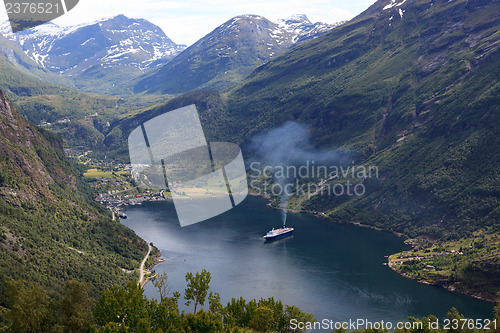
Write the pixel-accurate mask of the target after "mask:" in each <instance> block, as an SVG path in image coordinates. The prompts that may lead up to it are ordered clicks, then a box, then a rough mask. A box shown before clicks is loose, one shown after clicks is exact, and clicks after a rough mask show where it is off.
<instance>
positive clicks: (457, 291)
mask: <svg viewBox="0 0 500 333" xmlns="http://www.w3.org/2000/svg"><path fill="white" fill-rule="evenodd" d="M248 195H251V196H255V197H261V198H263V199H266V200H268V203H267V205H266V206H268V207H269V208H270V209H275V210H277V209H278V208H276V207H273V206H272V203H273V201H272V199H271V197H268V196H263V195H259V194H256V193H248ZM144 201H146V202H158V201H156V200H144ZM285 211H286V212H289V213H292V214H309V215H313V216H315V217H317V218H320V219H323V220H325V221H326V222H330V223H337V224H350V225H354V226H356V227H359V228H368V229H372V230H376V231H381V232H388V233H391V234H393V235H395V236H397V237H399V238H401V239H403V238H404V235H403V234H402V233H399V232H396V231H389V230H385V229H383V228H379V227H374V226H370V225H366V224H362V223H360V222H342V221H335V220H332V219H330V218H329V217H328V216H327V215H326V214H325V213H324V212H317V211H306V210H293V209H285ZM118 221H120V219H118ZM144 241H145V240H144ZM405 243H406V242H405ZM406 244H409V245H411V246H412V247H415V245H414V244H412V243H406ZM158 251H159V252H160V255H159V257H157V260H156V262H155V263H154V264H153V265H152V266H151V267H149V268H148V271H150V270H151V269H153V268H154V267H156V266H157V265H159V264H161V263H163V262H165V261H166V260H165V259H164V258H163V254H162V253H161V251H160V250H159V249H158ZM394 254H396V253H392V254H390V255H388V256H387V266H389V268H390V269H391V270H392V271H393V272H395V273H396V274H399V275H401V276H403V277H405V278H408V279H411V280H413V281H415V282H418V283H422V284H427V285H431V286H435V287H441V288H443V289H446V290H448V291H450V292H454V293H458V294H462V295H465V296H468V297H471V298H474V299H477V300H480V301H483V302H487V303H491V304H496V303H497V302H496V300H491V299H488V298H484V297H481V296H477V295H474V294H472V293H467V292H464V291H460V290H456V289H454V288H453V287H452V286H444V285H440V284H434V283H430V282H428V281H424V280H418V279H415V278H413V277H411V276H409V275H407V274H404V273H401V272H399V271H397V270H396V269H394V268H393V267H392V266H391V265H390V264H389V258H390V256H391V255H394ZM155 277H156V274H154V275H152V276H150V277H147V278H146V279H145V280H144V281H143V282H142V285H141V288H144V287H145V286H146V284H147V283H148V282H149V281H150V280H152V279H153V278H155Z"/></svg>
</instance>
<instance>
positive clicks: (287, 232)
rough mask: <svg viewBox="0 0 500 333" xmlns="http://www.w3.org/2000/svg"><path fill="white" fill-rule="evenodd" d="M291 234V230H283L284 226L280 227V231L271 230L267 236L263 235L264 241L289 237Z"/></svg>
mask: <svg viewBox="0 0 500 333" xmlns="http://www.w3.org/2000/svg"><path fill="white" fill-rule="evenodd" d="M292 233H293V228H285V226H283V227H281V228H280V229H274V228H273V230H271V231H269V232H268V233H267V234H265V235H264V239H265V240H274V239H278V238H282V237H285V236H290V235H291V234H292Z"/></svg>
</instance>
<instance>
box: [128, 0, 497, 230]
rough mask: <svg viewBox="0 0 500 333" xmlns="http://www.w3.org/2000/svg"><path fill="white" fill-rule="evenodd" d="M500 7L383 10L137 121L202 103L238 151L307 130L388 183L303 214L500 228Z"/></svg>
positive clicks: (384, 0)
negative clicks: (222, 87)
mask: <svg viewBox="0 0 500 333" xmlns="http://www.w3.org/2000/svg"><path fill="white" fill-rule="evenodd" d="M499 6H500V5H499V4H498V2H496V1H492V0H488V1H487V0H473V1H465V0H464V1H460V0H457V1H451V2H450V1H445V0H440V1H434V2H433V3H432V4H431V3H427V2H422V1H419V0H413V1H411V0H408V1H401V2H395V1H391V0H381V1H378V2H376V3H375V4H374V5H373V6H371V7H370V8H369V9H368V10H367V11H365V12H364V13H362V14H361V15H360V16H358V17H357V18H355V19H353V20H351V21H350V22H348V23H345V24H343V25H342V26H340V27H337V28H336V29H333V30H332V31H330V32H328V33H326V34H324V35H322V36H320V37H318V38H316V39H313V40H310V41H308V42H305V43H302V44H300V45H298V46H296V47H294V48H292V49H291V50H289V51H288V52H286V53H284V54H282V55H280V56H276V57H275V58H273V59H272V60H270V61H269V62H267V63H266V64H264V65H262V66H260V67H258V68H257V69H256V70H255V71H253V72H252V73H251V74H250V75H249V77H248V78H247V79H246V80H244V81H243V82H242V83H241V84H240V85H238V86H237V87H236V88H234V89H233V90H232V91H230V92H229V93H228V94H225V95H218V94H217V93H199V94H198V95H197V94H196V93H190V94H188V95H186V96H182V97H180V98H178V99H175V100H172V101H169V102H168V103H167V104H165V106H164V107H163V108H162V107H156V108H154V109H150V110H148V111H146V112H144V113H141V114H138V115H137V116H136V117H137V119H139V118H140V119H141V121H143V120H145V119H147V118H149V117H152V116H154V115H157V114H160V113H161V112H165V111H167V110H168V108H169V107H173V106H176V107H179V106H182V105H183V104H184V103H197V104H200V105H201V106H202V107H200V110H201V113H202V114H201V117H202V119H203V120H205V121H207V122H209V123H210V126H212V127H213V128H214V130H213V133H215V136H216V137H217V139H219V140H224V141H232V142H240V143H242V142H243V143H244V142H248V140H249V139H251V138H252V137H253V136H255V135H257V134H259V133H261V132H263V131H265V130H268V129H270V128H275V127H278V126H280V125H282V124H284V123H285V122H286V121H295V122H300V123H303V124H306V125H307V126H309V128H310V133H311V135H312V139H313V143H314V146H315V147H317V148H335V149H341V150H344V151H348V152H349V154H350V156H351V157H352V159H353V160H354V161H355V162H356V163H359V164H376V165H377V166H378V167H379V170H380V173H381V175H382V176H380V178H379V179H374V180H366V182H367V186H368V185H369V188H370V191H369V193H367V194H366V195H365V196H362V197H350V198H333V197H330V198H320V197H319V196H318V197H312V198H311V199H310V200H305V201H303V202H301V204H300V206H299V207H297V208H298V209H303V210H311V211H318V210H321V211H325V212H326V215H327V216H329V217H330V218H331V219H334V220H342V221H357V222H361V223H365V224H368V225H373V226H377V227H383V228H386V229H390V230H394V231H398V232H402V233H404V234H406V235H408V236H412V237H413V236H417V235H419V234H427V235H429V236H433V237H434V236H437V237H442V236H444V235H446V237H455V236H457V235H463V234H466V233H468V232H471V230H475V229H477V228H478V227H479V226H482V227H485V228H486V227H487V228H497V227H498V226H496V225H497V223H496V222H497V221H498V220H499V218H500V217H499V215H498V214H499V213H500V211H499V210H498V207H499V205H498V193H497V191H496V190H495V188H498V184H499V183H498V182H499V181H500V180H499V178H498V173H496V172H495V170H498V166H499V165H500V161H499V160H498V158H499V156H500V154H499V150H498V149H499V148H498V145H497V144H496V142H498V137H499V136H498V133H499V126H498V124H500V122H499V119H498V115H499V114H500V112H498V111H499V108H500V102H499V99H498V96H500V94H499V91H500V90H499V89H500V83H499V81H498V77H499V74H500V73H499V70H500V66H499V59H500V57H499V54H500V51H499V47H500V42H499V40H500V35H499V33H498V31H499V28H500V25H499V24H500V23H499V22H498V20H497V16H496V13H497V12H498V10H500V7H499ZM238 21H239V20H238ZM230 22H233V23H232V24H234V21H230ZM187 51H189V49H188V50H187ZM187 51H186V52H187ZM238 53H239V52H238ZM197 96H198V97H197ZM207 101H210V103H207ZM153 111H154V112H153ZM125 123H130V124H136V123H137V122H134V120H133V119H129V118H127V119H126V122H125ZM122 132H123V134H124V135H126V134H127V133H128V129H127V128H126V126H125V127H124V128H122ZM291 204H293V200H292V202H291Z"/></svg>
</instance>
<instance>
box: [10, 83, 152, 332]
mask: <svg viewBox="0 0 500 333" xmlns="http://www.w3.org/2000/svg"><path fill="white" fill-rule="evenodd" d="M0 143H1V144H0V260H1V262H2V265H1V266H0V326H3V325H2V324H3V321H4V320H5V318H4V312H5V311H4V310H5V308H8V307H9V306H10V304H9V302H8V300H7V295H6V291H7V288H8V282H9V281H13V280H16V281H21V282H22V283H21V284H24V281H27V282H28V283H30V284H36V285H40V286H43V287H44V288H47V289H48V290H49V291H50V293H51V294H54V293H62V291H63V286H64V283H65V281H68V280H71V279H78V280H79V281H82V282H88V283H89V284H90V285H91V294H92V296H93V297H96V296H97V295H99V294H100V291H102V290H103V289H107V288H110V287H111V286H114V285H115V284H118V283H125V282H126V281H128V280H131V279H135V277H134V276H132V275H128V274H126V273H125V272H124V269H126V270H133V269H135V268H137V267H139V265H140V262H141V260H142V258H143V256H144V254H145V253H146V252H147V249H148V247H147V244H146V243H145V242H144V241H143V240H141V239H140V238H139V237H138V236H137V235H135V233H134V232H132V231H131V230H129V229H128V228H126V227H124V226H123V225H122V224H121V223H119V222H118V221H112V220H111V215H110V213H109V211H107V209H105V208H104V207H101V206H100V205H98V204H97V203H96V202H94V201H93V198H92V197H91V193H92V192H91V191H90V190H89V189H88V187H87V186H88V185H86V184H85V183H84V182H83V181H82V176H81V173H82V171H81V170H79V169H77V168H76V167H75V166H74V165H72V164H71V163H70V161H69V160H68V159H66V157H65V156H64V152H63V149H62V142H61V139H60V138H59V137H57V136H56V135H54V134H53V133H51V132H48V131H45V130H43V129H40V128H38V127H36V126H34V125H33V124H31V123H29V122H28V121H26V120H25V119H24V118H22V117H21V115H20V114H19V112H18V111H17V110H16V109H15V108H14V107H13V105H12V103H11V102H10V101H9V100H8V99H7V98H6V97H5V95H4V93H3V92H1V91H0Z"/></svg>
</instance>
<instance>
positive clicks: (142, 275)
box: [137, 243, 151, 288]
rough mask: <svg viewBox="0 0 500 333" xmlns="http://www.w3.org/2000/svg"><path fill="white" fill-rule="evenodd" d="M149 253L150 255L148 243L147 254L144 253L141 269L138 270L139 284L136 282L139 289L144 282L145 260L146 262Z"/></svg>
mask: <svg viewBox="0 0 500 333" xmlns="http://www.w3.org/2000/svg"><path fill="white" fill-rule="evenodd" d="M150 253H151V244H149V243H148V253H146V256H145V257H144V259H143V260H142V262H141V267H140V268H139V282H137V284H138V285H139V286H141V288H142V284H143V282H144V265H145V264H146V260H148V257H149V254H150Z"/></svg>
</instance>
